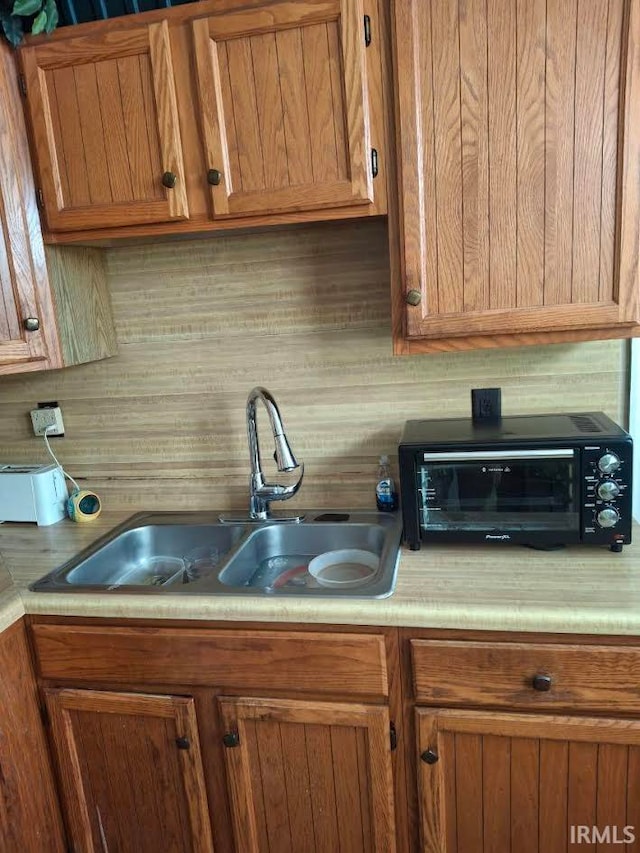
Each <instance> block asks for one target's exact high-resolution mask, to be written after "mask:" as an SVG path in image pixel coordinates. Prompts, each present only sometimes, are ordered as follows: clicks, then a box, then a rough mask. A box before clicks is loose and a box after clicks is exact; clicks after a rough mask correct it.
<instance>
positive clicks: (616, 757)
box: [31, 617, 640, 853]
mask: <svg viewBox="0 0 640 853" xmlns="http://www.w3.org/2000/svg"><path fill="white" fill-rule="evenodd" d="M31 636H32V641H33V648H34V652H35V655H36V662H37V672H38V675H39V678H40V682H41V686H42V688H43V691H44V696H45V698H46V703H47V707H48V709H49V717H50V733H51V737H52V742H53V745H54V746H55V755H56V757H57V766H58V771H59V777H60V779H61V786H62V794H63V802H64V810H65V815H66V819H67V823H68V828H69V832H70V835H71V837H72V838H73V839H74V843H75V844H76V847H77V849H81V850H96V851H102V849H103V847H104V846H105V842H104V840H103V839H104V838H106V839H107V842H106V846H107V847H108V849H112V848H113V849H118V850H121V849H122V850H127V849H138V848H140V849H141V850H146V849H150V850H155V849H159V847H161V848H162V849H169V846H170V845H169V846H168V844H167V841H166V839H169V838H170V839H172V842H171V843H172V844H173V847H172V848H171V849H175V850H176V851H180V853H182V851H183V850H184V851H186V850H192V849H196V850H200V849H202V850H209V849H211V845H213V847H214V848H215V850H216V853H221V851H224V853H266V851H269V850H271V851H276V853H281V852H282V853H298V851H305V853H306V851H314V850H315V851H324V850H326V851H334V850H343V851H345V853H359V851H362V853H377V851H395V850H398V851H405V853H408V851H413V850H423V851H429V853H479V851H483V850H484V851H486V853H492V851H493V853H509V851H511V853H529V851H537V853H543V851H544V853H555V851H558V853H560V851H566V850H567V849H568V847H571V846H572V844H573V843H574V841H575V840H576V839H577V838H578V836H577V833H578V827H580V826H582V827H585V826H588V827H591V828H592V827H596V828H597V830H598V833H600V839H601V843H600V846H597V847H595V848H592V849H601V850H606V849H612V850H613V849H618V846H616V845H614V846H609V847H607V844H609V845H612V844H614V842H615V841H616V839H618V840H620V839H623V838H624V829H625V827H634V830H633V832H634V833H635V834H636V838H637V841H635V842H634V844H630V845H627V847H626V848H625V849H628V850H639V849H640V692H639V690H638V677H637V671H638V667H639V661H640V647H639V646H638V645H637V643H635V644H634V641H633V639H631V638H627V639H621V638H618V639H615V638H611V639H609V640H607V641H604V640H600V639H599V640H598V641H596V639H595V638H586V637H571V636H566V637H559V636H554V637H545V636H533V635H515V636H513V635H504V634H503V635H501V634H497V633H496V634H482V633H478V632H475V633H473V634H463V633H461V632H460V633H459V632H451V631H448V632H439V631H420V630H417V629H403V630H400V631H397V630H396V629H376V628H352V629H347V628H344V627H343V628H331V627H329V626H313V627H312V628H310V627H307V628H304V627H303V626H285V625H279V626H264V625H251V626H250V625H245V626H242V627H232V628H229V627H228V626H227V627H225V626H223V625H217V626H213V627H206V626H202V627H201V626H195V627H194V626H192V625H184V624H183V625H174V626H167V625H165V624H162V623H156V624H155V625H152V626H150V625H148V624H146V623H144V624H141V623H138V624H126V623H125V624H122V623H119V624H113V625H109V624H105V623H104V622H103V621H102V620H89V621H86V620H85V621H83V620H64V619H47V618H44V617H40V618H32V626H31ZM398 640H399V641H400V642H399V644H398ZM400 680H402V685H401V684H400ZM114 691H117V692H114ZM185 738H186V740H187V741H188V747H189V748H184V747H187V744H186V743H185V741H184V739H185ZM132 825H135V833H138V832H140V833H143V831H144V833H146V834H145V835H144V837H143V835H142V834H141V835H140V837H138V835H135V834H130V835H129V836H125V834H124V833H125V832H126V831H127V830H126V829H125V827H130V826H132ZM572 827H575V829H573V830H572ZM607 827H608V829H607ZM131 832H132V833H133V832H134V831H133V830H131ZM572 833H573V836H572ZM614 833H615V834H614ZM196 834H197V836H198V838H199V839H200V842H199V843H200V844H201V846H200V847H198V846H197V845H196V842H195V841H194V840H193V839H194V837H195V836H196ZM147 835H148V839H149V841H148V844H149V847H146V846H145V844H147ZM125 837H126V841H125V840H123V839H125ZM572 838H573V841H572ZM163 839H164V841H163ZM581 843H583V841H581ZM101 844H102V845H103V846H102V847H101V846H100V845H101ZM127 844H128V845H129V846H127ZM154 844H155V848H154ZM585 849H589V847H588V845H586V844H585ZM620 849H621V848H620Z"/></svg>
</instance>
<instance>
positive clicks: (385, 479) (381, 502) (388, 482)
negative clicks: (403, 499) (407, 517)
mask: <svg viewBox="0 0 640 853" xmlns="http://www.w3.org/2000/svg"><path fill="white" fill-rule="evenodd" d="M376 505H377V507H378V510H379V511H380V512H393V511H394V510H395V509H397V508H398V493H397V492H396V487H395V484H394V482H393V478H392V477H391V471H390V469H389V457H388V456H381V457H380V467H379V469H378V484H377V486H376Z"/></svg>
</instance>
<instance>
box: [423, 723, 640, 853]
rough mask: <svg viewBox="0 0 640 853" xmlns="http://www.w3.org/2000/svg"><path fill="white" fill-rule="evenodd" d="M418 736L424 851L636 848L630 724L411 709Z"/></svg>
mask: <svg viewBox="0 0 640 853" xmlns="http://www.w3.org/2000/svg"><path fill="white" fill-rule="evenodd" d="M417 737H418V744H417V746H418V755H419V756H420V758H419V759H418V774H419V792H420V801H419V804H420V819H421V820H420V822H421V830H422V845H421V850H423V851H424V852H425V853H467V851H468V853H477V851H482V850H483V851H485V853H490V852H491V853H493V851H495V853H509V851H512V853H529V851H540V853H556V851H557V853H560V851H563V853H564V851H567V850H573V849H574V844H577V845H579V844H580V842H581V841H582V843H583V844H584V847H580V846H576V847H575V849H576V850H580V849H584V850H596V849H597V850H617V849H625V850H626V849H628V850H631V849H633V850H637V849H638V840H640V833H639V827H640V723H639V722H638V721H637V720H615V719H607V718H595V719H590V718H579V717H550V716H543V715H537V714H535V715H533V714H532V715H526V714H520V715H518V714H497V713H488V712H485V713H476V712H473V711H468V712H465V711H434V712H427V711H418V712H417ZM580 827H582V828H583V829H582V831H583V832H584V827H588V830H589V838H588V839H585V838H584V836H583V837H582V839H580V837H579V836H578V835H577V832H578V831H579V828H580ZM625 827H628V828H629V830H630V832H631V834H632V835H635V838H636V839H637V840H636V842H635V844H633V845H631V844H630V845H629V846H628V847H627V846H623V842H624V839H625V834H624V831H625ZM594 828H597V830H598V833H599V834H600V835H599V838H600V843H598V844H596V843H593V844H591V843H590V842H591V841H593V840H594V838H593V831H594ZM626 840H627V841H628V840H629V836H628V835H627V836H626Z"/></svg>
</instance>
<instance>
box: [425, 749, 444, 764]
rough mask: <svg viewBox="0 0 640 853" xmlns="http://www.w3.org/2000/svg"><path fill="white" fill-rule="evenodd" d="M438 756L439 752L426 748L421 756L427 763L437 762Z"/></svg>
mask: <svg viewBox="0 0 640 853" xmlns="http://www.w3.org/2000/svg"><path fill="white" fill-rule="evenodd" d="M438 757H439V756H438V753H437V752H434V751H433V750H432V749H425V751H424V752H423V753H422V755H421V756H420V758H421V760H422V761H424V763H425V764H435V763H436V761H437V760H438Z"/></svg>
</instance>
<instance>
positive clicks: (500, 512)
mask: <svg viewBox="0 0 640 853" xmlns="http://www.w3.org/2000/svg"><path fill="white" fill-rule="evenodd" d="M422 456H423V461H422V464H420V465H418V484H417V486H418V492H419V495H420V523H421V526H422V528H423V530H425V531H426V530H429V531H435V530H442V531H444V530H451V531H455V530H458V531H462V530H467V531H484V532H491V531H495V532H501V533H509V532H527V531H534V530H536V531H541V530H545V531H549V532H553V531H565V532H566V531H576V532H577V531H579V527H580V508H579V505H578V498H577V494H578V471H577V470H576V469H577V466H578V459H579V457H578V456H576V455H575V453H574V451H573V450H570V449H549V450H529V451H524V450H523V451H510V452H509V451H487V452H482V451H468V452H460V453H445V452H437V453H436V452H434V453H423V454H422Z"/></svg>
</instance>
